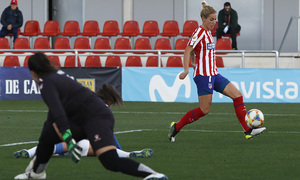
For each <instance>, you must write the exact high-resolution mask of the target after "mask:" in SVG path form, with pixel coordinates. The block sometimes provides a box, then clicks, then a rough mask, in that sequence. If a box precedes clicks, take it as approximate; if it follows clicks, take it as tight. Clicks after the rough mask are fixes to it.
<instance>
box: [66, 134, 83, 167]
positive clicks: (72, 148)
mask: <svg viewBox="0 0 300 180" xmlns="http://www.w3.org/2000/svg"><path fill="white" fill-rule="evenodd" d="M62 138H63V140H64V141H65V142H66V143H67V145H68V150H69V153H70V155H71V158H72V160H73V161H74V162H75V163H78V161H79V160H80V158H81V151H82V148H81V147H80V146H78V145H77V144H76V141H75V140H74V139H73V138H72V133H71V130H70V129H67V130H66V132H65V133H64V134H63V136H62Z"/></svg>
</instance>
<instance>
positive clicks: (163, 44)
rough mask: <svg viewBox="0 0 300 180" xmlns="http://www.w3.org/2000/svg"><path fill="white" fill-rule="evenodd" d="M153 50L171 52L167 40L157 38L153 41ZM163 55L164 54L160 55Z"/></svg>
mask: <svg viewBox="0 0 300 180" xmlns="http://www.w3.org/2000/svg"><path fill="white" fill-rule="evenodd" d="M154 49H156V50H157V49H160V50H171V49H172V48H171V43H170V40H169V39H168V38H158V39H156V41H155V46H154ZM162 54H165V53H162Z"/></svg>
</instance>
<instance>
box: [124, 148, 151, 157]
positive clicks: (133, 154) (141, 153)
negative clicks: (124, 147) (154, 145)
mask: <svg viewBox="0 0 300 180" xmlns="http://www.w3.org/2000/svg"><path fill="white" fill-rule="evenodd" d="M152 154H153V151H152V149H143V150H141V151H132V152H130V154H129V157H130V158H132V157H138V158H148V157H151V156H152Z"/></svg>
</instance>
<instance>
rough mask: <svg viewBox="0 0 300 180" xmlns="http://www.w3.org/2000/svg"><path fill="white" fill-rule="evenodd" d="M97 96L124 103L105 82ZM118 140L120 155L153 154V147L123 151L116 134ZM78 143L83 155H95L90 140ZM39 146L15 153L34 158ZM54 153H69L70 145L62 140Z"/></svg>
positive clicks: (20, 156) (116, 102)
mask: <svg viewBox="0 0 300 180" xmlns="http://www.w3.org/2000/svg"><path fill="white" fill-rule="evenodd" d="M96 94H97V96H98V97H99V98H101V99H102V100H103V101H104V103H105V104H106V105H108V106H109V107H110V106H111V105H122V104H123V100H122V97H121V95H120V94H119V93H118V92H117V91H116V89H115V88H114V87H113V86H112V85H109V84H103V85H102V88H99V89H98V90H97V93H96ZM53 125H54V127H55V128H56V131H57V132H58V129H57V127H56V125H55V124H53ZM72 131H73V133H75V134H77V133H76V132H74V129H72ZM79 131H80V130H79ZM114 138H115V140H116V145H117V149H116V150H117V153H118V156H119V157H129V158H132V157H141V158H147V157H151V156H152V154H153V151H152V150H151V149H142V150H140V151H131V152H126V151H123V150H122V148H121V146H120V144H119V143H118V140H117V138H116V136H114ZM75 140H76V142H78V143H77V144H78V145H79V146H80V147H81V148H82V151H81V156H95V153H94V151H93V148H92V147H91V145H90V142H89V140H87V139H83V140H77V139H75ZM36 148H37V146H35V147H33V148H30V149H28V150H27V149H22V150H19V151H17V152H15V153H14V157H15V158H33V157H34V156H35V152H36ZM53 154H58V155H60V156H61V155H69V153H68V147H67V144H66V143H65V142H61V143H58V144H55V146H54V150H53Z"/></svg>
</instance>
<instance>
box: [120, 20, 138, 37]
mask: <svg viewBox="0 0 300 180" xmlns="http://www.w3.org/2000/svg"><path fill="white" fill-rule="evenodd" d="M139 34H140V28H139V24H138V22H137V21H126V22H125V24H124V26H123V32H122V33H121V35H122V36H129V37H132V36H137V35H139Z"/></svg>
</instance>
